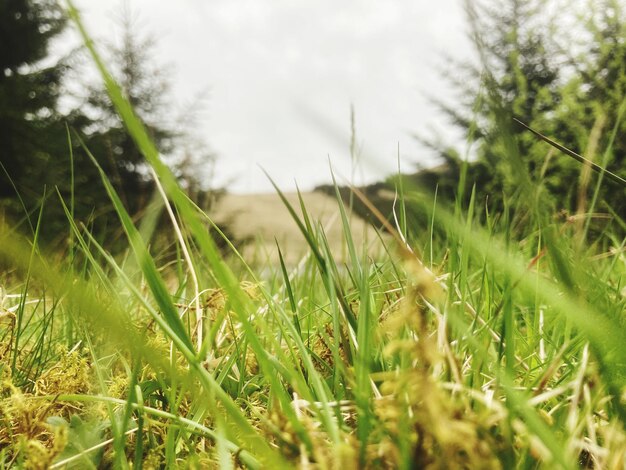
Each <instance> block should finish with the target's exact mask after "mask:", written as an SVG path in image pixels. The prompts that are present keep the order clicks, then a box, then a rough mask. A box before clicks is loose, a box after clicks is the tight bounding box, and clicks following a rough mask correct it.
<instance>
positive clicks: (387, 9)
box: [75, 0, 472, 193]
mask: <svg viewBox="0 0 626 470" xmlns="http://www.w3.org/2000/svg"><path fill="white" fill-rule="evenodd" d="M75 4H76V6H77V7H78V8H79V10H80V11H81V14H82V18H83V21H84V22H85V23H86V25H87V29H88V31H89V32H90V34H91V35H92V36H93V37H94V38H95V39H96V42H101V43H102V42H103V41H109V42H110V41H115V40H116V37H118V36H119V33H120V28H119V26H118V21H117V20H116V18H119V17H120V15H122V12H123V11H124V5H126V8H128V9H129V10H130V11H131V12H132V15H133V17H134V18H135V21H136V24H137V28H138V30H139V32H140V34H152V35H154V36H155V37H156V39H157V45H158V47H157V49H156V51H155V57H154V60H155V63H158V64H163V67H164V68H165V70H166V71H167V73H170V74H171V80H172V84H173V90H172V92H173V97H174V102H175V103H177V104H178V105H179V110H184V109H185V108H186V107H189V106H191V105H192V104H193V103H194V102H195V101H197V100H198V99H199V98H200V97H203V100H204V103H205V107H204V108H203V112H202V119H201V120H200V122H199V123H198V129H197V133H198V134H199V135H201V137H202V139H203V140H204V141H206V142H207V143H208V144H209V146H210V147H211V149H212V151H214V152H215V154H216V155H217V162H216V165H215V172H216V176H215V178H214V180H213V182H212V183H213V184H214V185H218V186H221V185H228V189H229V190H230V191H232V192H238V193H255V192H269V191H272V190H273V189H272V185H271V183H270V181H269V179H268V178H267V177H266V176H265V174H264V173H263V170H265V171H266V172H267V173H268V174H269V175H270V176H271V177H272V179H273V180H274V181H275V182H276V183H277V184H278V186H279V187H280V188H281V189H283V190H287V191H290V190H293V189H295V187H296V184H297V185H298V187H300V188H301V189H303V190H309V189H312V188H313V187H314V186H316V185H319V184H324V183H328V182H329V181H330V180H331V174H330V165H331V164H332V167H333V169H334V171H335V172H336V174H337V177H338V178H339V182H341V180H342V178H347V179H350V178H352V177H353V176H352V175H354V181H355V183H357V184H362V183H370V182H375V181H379V180H381V179H382V178H384V177H385V176H387V175H388V174H391V173H393V172H395V171H397V168H398V161H399V164H400V167H401V168H402V170H404V171H412V170H414V169H415V168H416V165H422V166H428V165H433V164H435V163H436V162H435V161H434V159H433V154H432V153H431V152H429V151H428V150H427V149H425V148H424V147H423V146H421V145H420V144H419V143H418V142H417V141H416V139H415V138H414V136H413V135H414V134H415V133H420V134H422V135H427V136H433V135H439V136H441V138H442V139H444V140H446V139H447V140H450V141H451V142H454V141H455V139H458V136H456V135H455V134H454V133H453V132H452V131H451V128H450V125H449V124H447V123H446V121H445V119H444V118H443V117H442V116H441V115H440V114H439V113H438V112H437V109H436V107H435V106H433V105H432V103H431V102H430V100H431V99H433V98H435V99H437V98H443V99H447V100H448V101H449V98H450V97H451V96H452V97H453V96H454V94H453V92H452V91H451V90H450V88H449V86H448V84H447V82H446V81H445V79H443V78H442V75H441V69H442V68H444V67H446V66H447V65H448V62H447V59H446V57H447V56H451V57H454V58H456V59H460V60H464V59H466V58H468V57H470V56H471V54H472V52H471V51H472V49H471V45H470V44H469V41H468V39H467V35H466V23H465V18H464V13H463V8H462V0H438V1H437V2H431V1H426V0H377V1H374V0H342V1H336V0H298V1H294V0H271V1H270V0H177V1H164V0H125V1H124V0H110V1H106V2H103V1H102V2H101V1H97V2H94V1H93V0H76V1H75ZM351 107H352V108H353V109H354V122H355V129H356V142H357V144H358V148H359V158H358V162H357V166H356V167H353V161H352V159H351V157H350V151H349V149H350V136H351V119H350V116H351V111H350V110H351Z"/></svg>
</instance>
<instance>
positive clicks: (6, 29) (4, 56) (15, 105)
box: [0, 0, 66, 202]
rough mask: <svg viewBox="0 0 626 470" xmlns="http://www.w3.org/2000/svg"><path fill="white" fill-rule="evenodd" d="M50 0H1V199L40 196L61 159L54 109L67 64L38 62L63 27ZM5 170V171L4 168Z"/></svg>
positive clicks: (60, 135) (59, 131) (59, 120)
mask: <svg viewBox="0 0 626 470" xmlns="http://www.w3.org/2000/svg"><path fill="white" fill-rule="evenodd" d="M65 24H66V22H65V18H64V16H63V12H62V11H61V10H60V8H59V7H58V6H57V3H56V2H55V1H53V0H4V1H2V2H1V3H0V163H2V166H3V167H4V170H5V171H0V198H5V199H6V198H10V200H14V199H15V197H16V194H15V191H14V189H13V187H14V186H15V187H17V189H18V191H19V192H20V194H21V196H22V197H23V198H24V200H25V201H27V202H28V201H33V200H36V199H37V198H39V197H41V195H42V191H43V185H44V184H45V183H50V182H52V181H53V180H54V179H55V178H54V176H55V173H56V171H57V170H58V167H57V166H56V165H54V162H55V161H56V160H57V159H59V158H61V157H62V156H63V155H64V154H63V149H62V145H61V142H62V141H63V140H64V134H65V132H64V124H63V117H62V116H61V115H60V114H59V113H58V111H57V100H58V99H59V96H60V94H61V93H62V83H61V82H62V78H63V75H64V72H65V70H66V66H65V65H64V64H63V63H61V62H59V63H55V64H52V65H42V61H43V60H44V59H46V58H47V57H48V52H49V51H48V49H49V45H50V41H51V40H53V39H54V38H55V37H56V36H57V35H58V34H60V33H61V32H62V31H63V28H64V27H65ZM5 172H6V173H8V176H7V175H6V173H5Z"/></svg>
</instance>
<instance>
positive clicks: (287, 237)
mask: <svg viewBox="0 0 626 470" xmlns="http://www.w3.org/2000/svg"><path fill="white" fill-rule="evenodd" d="M302 196H303V199H304V203H305V206H306V209H307V212H308V213H309V216H310V217H311V218H312V219H313V220H314V221H316V222H319V223H321V225H322V226H323V227H324V230H325V233H326V236H327V238H328V241H329V243H330V246H331V249H332V250H333V253H334V254H335V256H336V258H337V259H339V260H344V259H345V257H346V254H347V253H346V249H345V247H344V242H343V231H342V228H341V218H340V215H339V209H338V206H337V201H336V200H335V198H334V197H331V196H329V195H326V194H323V193H322V192H309V193H303V194H302ZM286 197H287V199H288V200H289V201H290V203H291V204H292V205H293V206H294V208H296V209H297V211H298V214H300V203H299V202H298V196H297V194H296V193H287V194H286ZM210 215H211V217H212V218H213V220H214V221H215V222H216V223H218V224H223V225H225V226H227V227H228V229H229V231H230V232H231V233H232V234H233V236H234V237H235V238H236V239H239V240H242V239H243V240H247V242H246V243H245V245H244V248H243V255H244V257H245V258H246V260H247V261H249V262H260V263H263V262H267V261H268V260H269V261H270V262H278V251H277V249H276V242H275V240H276V241H278V243H279V245H280V247H281V250H282V252H283V256H284V257H285V261H286V262H287V263H288V264H290V265H293V264H296V263H297V262H299V261H300V260H301V259H302V257H303V256H305V255H306V254H307V253H308V247H307V245H306V241H305V239H304V237H303V236H302V234H301V233H300V231H299V229H298V226H297V224H296V223H295V221H294V220H293V219H292V218H291V216H290V214H289V212H288V210H287V208H286V207H285V205H284V204H283V202H282V201H281V200H280V198H279V196H278V195H277V194H245V195H241V194H225V195H224V196H222V197H221V198H220V199H219V201H218V202H217V204H216V205H215V207H214V208H213V209H212V210H211V213H210ZM351 226H352V236H353V237H354V239H355V244H356V246H363V243H367V244H368V246H370V254H371V255H375V254H376V253H378V252H380V251H381V249H382V247H381V245H380V240H379V237H378V235H377V234H376V230H375V229H374V228H373V227H372V226H371V225H370V224H368V223H367V222H365V221H364V220H363V219H362V218H360V217H358V216H357V215H353V216H352V221H351Z"/></svg>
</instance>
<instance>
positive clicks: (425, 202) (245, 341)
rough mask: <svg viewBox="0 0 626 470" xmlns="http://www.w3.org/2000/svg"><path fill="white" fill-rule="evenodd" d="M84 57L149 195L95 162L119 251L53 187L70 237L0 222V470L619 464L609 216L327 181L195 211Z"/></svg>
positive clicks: (623, 442)
mask: <svg viewBox="0 0 626 470" xmlns="http://www.w3.org/2000/svg"><path fill="white" fill-rule="evenodd" d="M79 24H80V23H79ZM83 34H84V33H83ZM85 40H86V41H85V42H86V44H87V45H88V47H90V48H92V47H93V46H92V44H91V43H90V42H89V41H88V38H87V37H85ZM91 52H92V54H93V58H94V60H95V61H96V63H97V64H98V66H99V68H100V71H101V74H102V77H103V79H104V80H105V82H106V84H107V87H108V91H109V93H110V96H111V99H112V101H113V102H114V103H115V105H116V107H117V109H118V111H119V113H120V115H121V117H122V118H123V120H124V122H125V124H126V126H127V128H128V130H129V132H130V133H131V134H132V136H133V138H134V139H135V142H136V143H137V145H138V146H139V147H140V148H141V150H142V152H143V154H144V155H145V157H146V159H147V161H148V163H149V164H150V166H151V168H152V170H153V171H154V175H155V179H156V181H157V182H158V188H159V191H160V194H161V199H160V205H159V207H158V208H153V210H152V211H151V212H148V213H147V214H146V215H145V216H144V217H143V218H142V219H140V220H138V221H134V220H133V219H132V218H131V217H130V216H129V214H128V213H127V212H126V210H125V208H124V206H123V204H122V203H121V201H120V199H119V197H118V196H117V194H116V193H115V190H114V189H113V187H112V185H111V183H110V182H109V180H108V177H107V175H106V174H104V172H101V178H102V183H103V184H104V185H106V187H107V190H108V192H109V195H110V197H111V200H112V202H113V204H114V206H115V208H116V211H117V215H118V217H119V220H120V224H121V226H122V227H123V229H124V232H125V234H126V237H127V239H128V246H127V249H126V250H125V251H124V252H123V253H122V254H120V255H115V256H114V255H112V254H110V253H109V252H107V251H106V250H105V249H104V248H103V247H102V246H101V245H100V244H99V243H98V241H97V240H96V239H95V238H94V237H93V236H92V235H91V234H90V233H89V231H88V230H86V229H85V228H84V227H82V226H80V225H78V224H76V223H75V221H74V220H73V218H72V216H71V215H72V211H71V207H72V204H73V203H72V201H65V203H66V205H67V215H68V223H67V236H68V250H67V252H65V253H62V254H58V253H46V252H45V251H44V249H42V248H41V247H40V246H39V245H38V242H37V234H38V226H37V224H36V222H35V223H34V227H35V230H34V233H33V234H32V236H30V237H26V238H25V237H23V236H22V235H19V234H17V233H16V232H15V231H14V230H13V229H12V227H11V226H8V225H6V224H4V225H3V226H2V227H0V257H1V258H0V259H1V262H2V264H3V267H5V271H4V274H3V275H2V277H0V283H1V285H2V292H1V297H2V298H1V299H0V301H1V304H0V307H1V309H0V359H1V362H0V467H1V468H14V467H15V468H146V469H148V468H178V467H180V468H225V469H229V468H253V469H260V468H304V469H307V468H315V469H317V468H320V469H322V468H328V469H335V468H343V469H348V468H403V469H410V468H471V469H474V468H485V469H498V468H506V469H508V468H520V469H527V468H550V469H552V468H565V469H573V468H610V469H622V468H624V466H625V465H626V389H625V383H626V382H625V380H624V379H625V377H626V346H624V337H625V333H626V326H625V322H624V308H625V306H626V291H625V289H624V279H625V277H626V276H625V275H626V258H625V250H624V243H625V242H624V240H622V239H621V238H620V237H619V236H618V235H617V234H618V233H623V229H624V226H623V222H622V221H620V220H619V219H617V218H614V219H616V222H615V223H614V224H612V223H609V219H607V218H605V217H604V216H602V217H598V216H596V215H595V213H593V211H592V210H591V209H593V203H591V208H590V213H589V214H581V215H579V216H569V217H563V216H559V215H555V214H553V213H551V212H549V211H548V210H547V206H546V205H544V204H543V202H542V195H541V190H540V189H541V188H540V187H539V186H536V185H535V184H534V183H533V182H532V181H529V182H528V186H527V187H525V188H523V189H524V191H523V192H522V193H523V194H524V198H520V199H518V200H516V202H515V204H514V205H512V206H508V207H506V208H505V209H506V210H502V211H501V212H496V213H493V212H491V211H490V210H489V207H488V205H486V204H485V203H484V201H478V200H476V198H474V197H472V198H471V199H470V200H469V203H467V204H465V203H463V202H462V201H461V200H460V199H459V200H458V201H457V202H456V204H445V203H443V202H440V201H438V199H437V196H436V194H430V193H428V192H424V191H422V190H421V189H420V188H414V187H409V186H405V185H404V184H403V183H402V180H401V179H398V180H397V181H398V184H397V186H396V188H397V189H396V191H397V198H398V199H397V204H396V207H395V214H394V217H390V218H389V219H387V218H385V217H381V218H380V220H379V224H378V227H377V228H373V227H371V226H368V225H366V224H365V223H364V222H363V221H362V220H361V219H359V218H358V217H356V216H355V215H353V214H352V213H351V211H350V202H349V201H344V199H343V198H341V197H339V190H338V189H337V197H336V198H335V199H333V198H330V197H328V196H324V195H321V194H315V193H313V194H304V195H300V194H288V195H286V194H283V193H282V192H281V191H280V188H276V195H264V196H257V197H254V203H252V202H251V201H250V198H249V197H248V198H245V197H244V196H226V197H225V199H223V200H222V202H221V204H222V206H221V208H220V206H218V208H217V209H216V210H215V212H209V213H208V214H207V213H205V212H204V211H202V210H201V209H200V208H198V207H197V206H195V204H194V203H193V202H192V201H191V200H189V199H188V198H187V196H186V195H185V193H184V192H183V191H182V190H181V189H180V188H179V187H178V185H177V182H176V180H175V179H174V177H173V176H172V174H171V173H170V171H169V170H168V168H167V167H166V166H165V165H164V164H163V163H162V162H161V160H160V158H159V155H158V152H157V151H156V148H155V147H154V145H153V144H152V142H151V141H150V139H149V138H148V134H147V132H146V131H145V129H144V127H143V125H142V124H141V122H140V121H139V120H138V119H137V118H136V116H135V115H134V113H133V111H132V109H131V107H130V105H129V104H128V102H126V101H125V99H124V97H123V95H122V93H121V91H120V89H119V88H118V86H117V84H116V83H115V82H114V81H113V80H112V79H111V78H110V75H109V74H108V73H107V71H106V66H105V65H104V64H102V63H101V62H100V60H99V57H98V55H97V53H96V52H95V50H94V49H91ZM94 164H95V161H94ZM605 184H606V182H605ZM460 189H461V190H462V189H464V188H462V182H461V183H460ZM354 200H355V201H356V200H359V201H360V202H361V203H362V204H365V205H366V206H367V205H369V204H370V203H369V202H367V201H366V200H363V197H362V195H361V194H360V192H359V191H358V190H356V189H355V194H354ZM241 210H245V211H248V212H243V213H242V212H241ZM160 214H165V215H166V216H167V217H168V219H169V227H170V228H169V229H168V233H170V234H171V243H172V246H173V247H174V253H175V256H173V257H172V256H171V253H168V254H167V255H165V254H164V253H160V252H155V249H154V248H153V244H152V242H153V240H154V237H155V236H156V233H155V227H156V225H157V223H156V220H157V218H158V217H159V215H160ZM235 214H239V215H238V216H235ZM237 217H239V218H237ZM229 218H230V219H231V220H230V222H231V223H232V227H233V230H234V233H235V234H236V235H237V236H238V237H244V238H250V239H251V240H250V243H249V244H248V245H246V246H245V247H244V248H243V249H242V250H241V252H239V251H237V250H236V249H235V247H234V246H230V247H229V249H227V253H226V254H224V253H222V252H220V250H218V248H217V243H216V239H214V238H212V236H211V233H214V232H209V230H208V229H209V228H210V227H211V226H212V224H213V222H214V221H215V222H222V221H225V220H226V219H229ZM620 224H621V225H620ZM620 230H621V231H622V232H620ZM215 236H216V237H217V238H219V233H216V235H215ZM274 237H275V238H276V240H274ZM223 242H225V243H226V244H227V245H228V243H229V240H227V239H226V240H223Z"/></svg>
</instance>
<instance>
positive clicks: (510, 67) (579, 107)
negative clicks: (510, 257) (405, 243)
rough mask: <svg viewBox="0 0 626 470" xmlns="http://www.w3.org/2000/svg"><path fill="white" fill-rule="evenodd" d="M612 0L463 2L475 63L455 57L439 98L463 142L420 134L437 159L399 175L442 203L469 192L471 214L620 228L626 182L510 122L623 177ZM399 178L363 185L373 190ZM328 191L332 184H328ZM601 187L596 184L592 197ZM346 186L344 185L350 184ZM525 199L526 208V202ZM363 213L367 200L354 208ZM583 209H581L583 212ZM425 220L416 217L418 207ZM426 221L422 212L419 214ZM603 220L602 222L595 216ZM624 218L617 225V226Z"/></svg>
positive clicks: (620, 42)
mask: <svg viewBox="0 0 626 470" xmlns="http://www.w3.org/2000/svg"><path fill="white" fill-rule="evenodd" d="M622 3H623V2H620V1H619V0H588V1H587V2H586V3H584V7H583V8H581V9H580V11H575V8H574V7H575V6H576V5H578V7H581V5H582V2H572V1H563V0H473V1H467V2H466V14H467V19H468V23H469V32H470V37H471V39H472V42H473V44H474V46H475V47H474V49H475V52H476V57H477V59H478V60H467V61H459V60H458V58H457V59H454V58H452V59H451V60H450V63H449V65H448V70H447V71H446V72H445V74H444V76H445V78H446V79H447V80H448V81H449V83H450V84H451V86H452V89H453V90H454V93H453V94H452V95H451V96H449V97H448V98H446V99H440V100H438V101H435V105H436V107H437V108H438V109H439V110H440V111H442V112H443V113H444V114H445V116H447V118H448V120H449V122H450V123H451V124H452V125H453V126H455V127H456V128H457V129H460V130H461V131H462V134H463V136H464V137H465V139H466V141H467V145H468V148H469V149H470V150H469V151H461V150H459V149H458V148H456V147H455V146H454V145H452V144H446V143H444V144H442V143H441V139H438V138H437V137H436V136H435V137H432V136H424V135H419V136H417V138H418V140H419V141H420V142H421V143H422V144H425V145H426V146H427V147H428V148H430V149H432V150H434V151H435V152H436V154H437V155H438V156H439V157H440V160H441V162H442V164H441V165H440V166H437V167H435V168H426V169H420V170H419V171H417V172H416V173H414V174H411V175H403V176H402V178H404V179H405V183H406V184H405V187H408V185H410V184H417V186H419V187H422V188H424V189H427V190H428V191H429V192H432V191H434V190H435V189H437V191H438V198H439V200H445V201H448V202H453V203H454V202H458V203H460V204H462V205H464V206H465V207H467V205H468V203H469V198H470V196H471V193H472V191H475V197H476V204H477V206H478V209H477V212H478V214H482V215H484V214H485V210H484V208H485V206H486V207H488V209H489V211H490V212H491V213H492V214H498V213H501V212H502V211H503V210H504V209H505V208H507V207H509V208H510V207H516V208H518V209H520V208H521V209H522V210H517V211H515V213H516V217H517V220H514V223H516V224H517V225H518V226H520V227H522V226H523V225H524V223H525V222H524V221H525V220H528V216H529V213H530V212H532V211H534V210H537V207H541V208H543V210H544V211H545V213H551V214H555V213H561V214H563V215H564V216H565V217H569V216H573V217H572V218H571V219H569V220H577V221H580V220H587V219H588V216H589V214H590V213H592V212H594V213H598V212H602V213H604V214H609V216H610V217H611V218H612V222H611V223H612V224H613V226H614V227H615V228H617V229H618V230H621V232H622V233H624V232H626V229H625V228H626V224H625V223H624V219H626V190H625V188H624V187H622V186H619V185H618V184H615V183H613V182H611V181H607V180H606V179H604V181H603V183H602V185H601V186H599V187H598V188H597V181H598V175H597V174H595V173H592V172H591V170H590V168H589V167H588V166H584V165H582V164H581V163H579V162H577V161H575V160H573V159H571V158H570V157H568V156H565V155H563V154H562V153H560V152H559V151H558V150H556V149H554V148H552V147H550V146H549V145H548V144H546V143H545V142H543V141H541V140H540V139H538V138H537V137H536V136H534V135H533V134H532V133H530V132H529V131H527V130H525V129H524V128H523V127H522V126H520V125H519V124H516V123H515V122H514V118H517V119H519V120H520V121H522V122H524V123H525V124H527V125H529V126H530V127H532V128H534V129H536V130H537V131H539V132H540V133H542V134H543V135H545V136H547V137H549V138H551V139H552V140H555V141H557V142H559V143H561V144H562V145H564V146H565V147H567V148H569V149H571V150H573V151H575V152H577V153H579V154H582V155H584V156H585V157H586V158H588V159H590V160H592V161H594V162H595V163H597V164H599V165H601V166H603V167H605V168H606V169H608V170H610V171H611V172H613V173H615V174H617V175H620V176H621V177H626V138H625V136H626V132H625V131H626V122H625V120H624V117H625V116H624V115H623V112H624V108H625V103H626V101H625V100H626V11H625V10H624V6H623V5H622ZM396 185H397V180H396V177H392V178H390V180H388V181H386V182H382V183H378V184H375V185H371V186H369V187H368V188H365V190H366V194H367V195H368V197H370V198H371V199H372V200H373V201H374V202H376V203H377V205H378V206H379V207H382V209H383V210H384V211H385V212H386V213H387V214H390V213H391V211H392V207H391V206H392V201H390V200H389V199H388V198H384V197H378V196H377V194H378V193H379V190H380V189H381V188H391V189H393V188H394V187H395V186H396ZM326 189H328V188H326ZM596 189H598V192H597V197H594V195H595V194H596ZM346 191H347V190H346ZM524 207H526V210H524ZM357 210H360V211H362V212H363V213H365V214H367V212H368V211H367V209H366V208H364V207H360V208H357ZM586 214H587V215H586ZM413 216H414V217H418V218H420V214H413ZM422 222H423V220H422ZM600 225H601V226H606V219H602V220H601V221H600ZM620 227H621V228H620Z"/></svg>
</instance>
